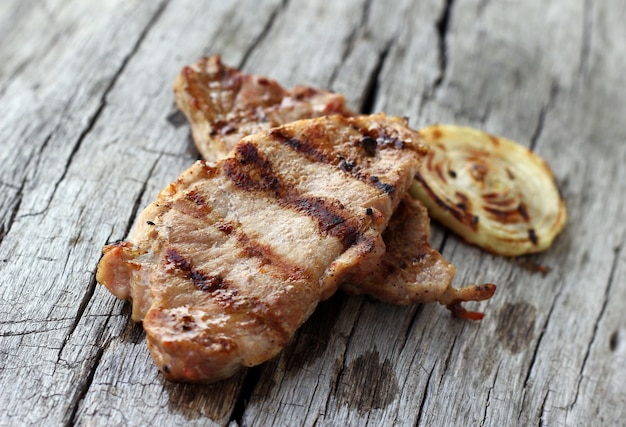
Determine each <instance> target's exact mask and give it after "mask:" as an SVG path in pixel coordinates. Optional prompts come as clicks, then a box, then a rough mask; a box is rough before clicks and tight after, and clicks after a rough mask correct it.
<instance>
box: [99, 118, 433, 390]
mask: <svg viewBox="0 0 626 427" xmlns="http://www.w3.org/2000/svg"><path fill="white" fill-rule="evenodd" d="M424 154H425V148H424V146H423V145H421V140H420V137H419V135H418V134H417V133H415V132H413V131H411V130H409V129H408V128H407V127H406V123H405V121H404V120H402V119H398V118H390V117H387V116H384V115H382V114H381V115H375V116H360V117H353V118H345V117H341V116H330V117H323V118H318V119H311V120H302V121H297V122H294V123H291V124H288V125H285V126H281V127H278V128H274V129H271V130H269V131H265V132H262V133H259V134H255V135H251V136H249V137H247V138H244V139H243V140H242V141H241V142H240V143H239V144H238V145H237V146H236V147H235V149H234V151H233V154H232V157H229V158H226V159H223V160H221V161H219V162H218V163H216V164H212V163H207V162H204V161H199V162H197V163H195V164H194V165H193V166H192V167H191V168H189V169H188V170H187V171H186V172H184V173H183V174H182V175H181V176H180V177H179V179H178V180H176V181H175V182H173V183H172V184H170V185H169V186H168V187H167V188H166V189H164V190H163V191H162V192H161V193H160V194H159V196H158V197H157V200H156V201H155V202H154V203H152V204H151V205H150V206H149V207H148V208H146V210H145V211H144V212H143V213H142V214H141V215H140V216H139V218H138V220H137V223H136V225H135V227H134V229H133V231H132V233H131V235H130V236H129V239H128V241H127V242H120V243H117V244H113V245H109V246H107V247H105V249H104V253H105V254H104V256H103V258H102V260H101V261H100V264H99V266H98V273H97V279H98V281H99V282H100V283H102V284H103V285H105V286H106V287H107V288H108V289H109V290H110V291H111V292H112V293H113V294H115V295H116V296H117V297H119V298H124V299H128V300H131V301H132V303H133V319H134V320H135V321H142V320H143V326H144V329H145V331H146V334H147V341H148V347H149V349H150V352H151V354H152V357H153V358H154V360H155V362H156V364H157V366H159V367H160V369H161V370H162V371H163V373H164V374H165V375H166V376H167V377H168V378H170V379H172V380H181V381H201V382H212V381H216V380H219V379H222V378H225V377H227V376H229V375H231V374H232V373H233V372H234V371H235V370H237V369H238V368H239V367H241V366H252V365H256V364H259V363H262V362H263V361H266V360H268V359H270V358H271V357H273V356H275V355H276V354H277V353H278V352H280V351H281V349H282V348H283V347H284V346H285V345H286V344H287V342H288V341H289V339H290V338H291V336H292V335H293V333H294V332H295V331H296V329H297V328H298V327H299V326H300V325H301V324H302V323H303V322H304V321H305V320H306V319H307V317H308V316H309V315H310V314H311V312H312V311H313V310H314V308H315V307H316V305H317V304H318V302H319V301H320V300H323V299H325V298H328V297H329V296H330V295H332V294H333V293H334V292H335V290H336V289H337V287H338V286H339V285H340V284H341V283H343V282H344V281H345V279H346V277H348V276H351V277H363V276H365V275H367V274H370V273H372V271H373V269H374V268H376V266H378V265H379V264H380V260H381V257H383V256H384V254H385V245H384V243H383V241H382V237H381V234H382V232H383V231H384V230H385V228H386V226H387V224H388V222H389V219H390V217H391V215H392V213H393V212H394V210H395V208H396V207H397V205H398V204H399V203H400V202H401V200H402V199H403V198H404V195H405V193H406V190H407V188H408V186H409V184H410V182H411V180H412V178H413V176H414V174H415V172H416V170H417V168H418V166H419V164H420V162H421V159H422V157H423V155H424Z"/></svg>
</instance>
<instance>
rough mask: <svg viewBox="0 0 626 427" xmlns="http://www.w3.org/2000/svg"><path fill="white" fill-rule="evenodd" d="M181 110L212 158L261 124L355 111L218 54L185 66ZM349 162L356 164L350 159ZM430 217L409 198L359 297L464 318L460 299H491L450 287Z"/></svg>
mask: <svg viewBox="0 0 626 427" xmlns="http://www.w3.org/2000/svg"><path fill="white" fill-rule="evenodd" d="M174 93H175V96H176V102H177V104H178V106H179V108H180V109H181V110H182V111H183V112H184V113H185V115H186V116H187V118H188V119H189V122H190V124H191V130H192V134H193V139H194V141H195V143H196V147H197V148H198V151H199V152H200V153H201V154H202V156H203V157H204V158H205V159H209V160H217V159H221V158H224V157H226V155H227V154H228V152H229V151H230V150H231V149H232V147H233V146H234V145H235V144H236V143H237V142H238V141H239V139H240V138H242V137H244V136H247V135H249V134H251V133H254V132H256V131H259V130H262V129H269V128H271V127H273V126H279V125H284V124H287V123H289V122H292V121H295V120H299V119H305V118H310V117H313V116H318V115H323V114H329V113H337V114H341V115H343V116H352V115H353V113H352V112H351V111H350V110H349V109H347V108H346V106H345V99H344V97H343V96H342V95H340V94H334V93H330V92H327V91H324V90H321V89H315V88H310V87H305V86H298V87H296V88H295V89H294V90H293V91H291V92H290V91H288V90H287V89H285V88H283V87H282V86H281V85H280V84H279V83H277V82H276V81H274V80H272V79H269V78H267V77H263V76H257V75H250V74H245V73H242V72H241V71H239V70H237V69H235V68H231V67H228V66H226V65H224V64H223V63H222V61H221V60H220V57H219V55H215V56H212V57H210V58H203V59H201V60H200V61H198V62H196V63H195V64H193V65H191V66H189V67H185V68H183V70H182V71H181V73H180V74H179V75H178V77H177V78H176V81H175V83H174ZM341 165H342V167H344V168H346V169H349V168H351V167H353V165H352V164H351V163H350V160H349V159H343V160H342V163H341ZM429 227H430V220H429V218H428V215H427V212H426V210H425V209H424V208H423V207H422V206H421V203H420V202H417V201H408V200H407V201H406V202H403V204H402V209H400V211H399V212H398V213H397V214H395V215H394V217H393V218H392V225H391V226H390V228H389V229H388V230H387V231H386V232H385V235H384V240H385V243H386V247H387V253H386V254H385V257H384V259H382V260H380V262H379V263H378V265H377V266H376V267H375V268H374V270H373V274H362V275H361V276H359V275H358V274H357V273H362V272H368V271H369V270H371V269H372V267H371V266H369V267H368V268H365V266H364V267H362V268H361V269H360V270H356V271H353V272H352V273H351V274H350V275H349V277H347V280H348V281H347V282H346V283H345V284H343V285H342V288H344V289H345V290H346V291H348V292H350V293H355V294H369V295H371V296H374V297H376V298H378V299H380V300H383V301H387V302H391V303H395V304H414V303H422V302H433V301H439V302H440V303H441V304H444V305H446V306H447V307H448V308H449V309H450V310H452V312H453V313H454V314H455V315H456V316H458V317H463V318H470V319H477V318H481V317H482V314H481V313H474V312H467V311H465V310H464V309H463V308H462V307H461V306H460V304H459V303H460V302H461V301H470V300H473V301H477V300H483V299H488V298H489V297H491V295H492V294H493V292H494V290H495V286H494V285H481V286H469V287H465V288H462V289H455V288H452V287H451V283H452V279H453V277H454V272H455V268H454V266H453V265H451V264H450V263H448V262H447V261H446V260H445V259H443V257H442V256H441V254H439V253H438V252H437V251H435V250H434V249H433V248H432V247H431V246H430V245H429V243H428V242H429V238H430V228H429Z"/></svg>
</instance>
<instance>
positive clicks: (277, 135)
mask: <svg viewBox="0 0 626 427" xmlns="http://www.w3.org/2000/svg"><path fill="white" fill-rule="evenodd" d="M270 136H271V137H272V138H274V139H275V140H276V141H279V142H280V143H281V144H283V145H286V146H288V147H290V148H291V149H293V150H294V151H296V152H298V153H300V154H302V155H303V156H304V157H305V158H306V159H307V160H310V161H312V162H316V163H325V164H329V163H331V159H330V158H329V157H328V155H327V154H326V153H324V152H322V151H320V150H318V149H317V148H316V146H315V145H314V144H308V143H306V142H304V141H301V140H299V139H298V138H296V137H294V136H293V135H289V134H288V133H287V132H286V130H285V129H282V128H275V129H272V130H271V131H270Z"/></svg>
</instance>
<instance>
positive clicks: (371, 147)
mask: <svg viewBox="0 0 626 427" xmlns="http://www.w3.org/2000/svg"><path fill="white" fill-rule="evenodd" d="M376 145H377V144H376V141H375V140H374V138H372V137H370V136H364V137H363V138H361V140H360V141H359V146H360V147H361V148H363V151H365V154H366V155H367V156H369V157H374V156H376Z"/></svg>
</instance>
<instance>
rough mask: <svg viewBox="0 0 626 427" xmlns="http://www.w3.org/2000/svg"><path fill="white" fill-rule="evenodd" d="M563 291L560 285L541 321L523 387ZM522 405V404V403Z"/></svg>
mask: <svg viewBox="0 0 626 427" xmlns="http://www.w3.org/2000/svg"><path fill="white" fill-rule="evenodd" d="M562 292H563V286H561V287H560V288H559V290H558V291H557V293H556V295H555V296H554V300H553V301H552V305H551V306H550V310H549V311H548V315H547V316H546V320H545V322H543V325H542V326H541V332H540V333H539V337H538V338H537V344H536V345H535V348H534V350H533V356H532V358H531V360H530V365H529V366H528V370H527V371H526V377H525V378H524V386H523V388H524V389H526V388H527V387H528V381H529V379H530V374H531V373H532V370H533V368H534V367H535V363H536V362H537V356H538V353H539V347H540V346H541V342H542V341H543V337H544V335H545V332H546V329H547V328H548V323H549V322H550V318H551V317H552V314H553V313H554V308H555V306H556V302H557V301H558V300H559V297H560V296H561V293H562ZM522 406H523V404H522Z"/></svg>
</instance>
